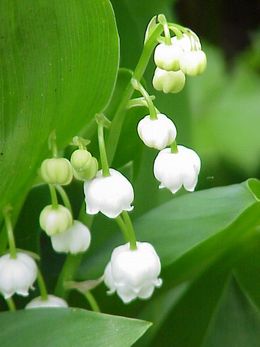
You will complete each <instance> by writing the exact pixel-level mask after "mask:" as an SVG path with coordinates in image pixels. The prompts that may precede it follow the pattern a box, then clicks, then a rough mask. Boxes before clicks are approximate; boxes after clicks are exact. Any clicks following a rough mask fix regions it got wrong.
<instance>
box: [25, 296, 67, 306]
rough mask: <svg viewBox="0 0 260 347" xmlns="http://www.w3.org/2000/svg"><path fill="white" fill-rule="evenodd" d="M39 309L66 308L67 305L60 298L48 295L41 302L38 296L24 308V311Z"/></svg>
mask: <svg viewBox="0 0 260 347" xmlns="http://www.w3.org/2000/svg"><path fill="white" fill-rule="evenodd" d="M41 307H43V308H44V307H57V308H58V307H68V304H67V302H66V301H65V300H63V299H62V298H59V297H57V296H54V295H50V294H49V295H48V298H47V299H46V300H43V299H42V298H41V297H40V296H38V297H37V298H34V299H32V300H31V301H30V302H29V303H28V304H27V305H26V306H25V308H26V309H30V308H41Z"/></svg>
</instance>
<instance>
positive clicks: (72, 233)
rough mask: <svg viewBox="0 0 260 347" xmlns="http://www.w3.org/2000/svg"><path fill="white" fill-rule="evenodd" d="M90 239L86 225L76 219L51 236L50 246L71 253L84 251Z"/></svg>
mask: <svg viewBox="0 0 260 347" xmlns="http://www.w3.org/2000/svg"><path fill="white" fill-rule="evenodd" d="M90 241H91V234H90V231H89V229H88V227H87V226H86V225H84V224H83V223H81V222H80V221H77V220H74V222H73V224H72V226H71V227H69V228H68V229H67V230H65V231H63V232H62V233H59V234H55V235H52V236H51V243H52V247H53V248H54V250H55V251H56V252H64V253H71V254H77V253H81V252H85V251H86V250H87V249H88V248H89V246H90Z"/></svg>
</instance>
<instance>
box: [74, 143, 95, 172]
mask: <svg viewBox="0 0 260 347" xmlns="http://www.w3.org/2000/svg"><path fill="white" fill-rule="evenodd" d="M91 158H92V155H91V153H89V152H88V151H87V150H86V149H77V150H76V151H74V152H73V153H72V155H71V158H70V162H71V165H72V167H73V169H74V170H75V171H77V172H83V171H85V170H87V169H88V167H89V165H90V162H91Z"/></svg>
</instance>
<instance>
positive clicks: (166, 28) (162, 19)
mask: <svg viewBox="0 0 260 347" xmlns="http://www.w3.org/2000/svg"><path fill="white" fill-rule="evenodd" d="M158 20H159V22H160V23H161V24H162V25H163V31H164V36H165V43H166V45H171V43H172V42H171V34H170V30H169V25H168V22H167V20H166V17H165V15H163V14H159V16H158Z"/></svg>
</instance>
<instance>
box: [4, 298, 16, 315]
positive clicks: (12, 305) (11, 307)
mask: <svg viewBox="0 0 260 347" xmlns="http://www.w3.org/2000/svg"><path fill="white" fill-rule="evenodd" d="M5 301H6V303H7V306H8V308H9V311H11V312H15V311H16V306H15V302H14V300H13V299H12V298H8V299H5Z"/></svg>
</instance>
